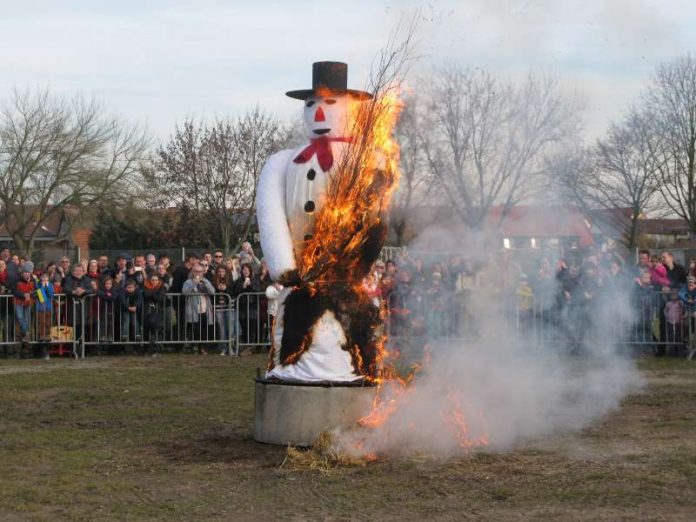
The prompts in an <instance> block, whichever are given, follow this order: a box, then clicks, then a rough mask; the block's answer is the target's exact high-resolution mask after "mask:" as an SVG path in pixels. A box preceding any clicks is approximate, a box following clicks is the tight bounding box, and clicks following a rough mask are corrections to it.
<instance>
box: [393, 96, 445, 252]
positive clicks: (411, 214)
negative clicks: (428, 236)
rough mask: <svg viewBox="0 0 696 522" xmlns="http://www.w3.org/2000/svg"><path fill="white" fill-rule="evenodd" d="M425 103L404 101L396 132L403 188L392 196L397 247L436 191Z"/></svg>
mask: <svg viewBox="0 0 696 522" xmlns="http://www.w3.org/2000/svg"><path fill="white" fill-rule="evenodd" d="M421 109H422V107H421V102H420V100H419V98H418V97H417V96H416V95H411V96H409V97H407V98H405V99H404V108H403V110H402V112H401V116H400V117H399V123H398V124H397V126H396V129H395V138H396V140H397V142H398V143H399V152H400V167H401V168H400V170H401V176H400V177H399V185H398V187H397V189H396V191H395V193H394V195H393V196H392V203H391V213H390V225H391V228H392V230H393V231H394V234H395V235H396V243H397V245H403V244H404V241H405V240H406V235H407V233H408V231H409V228H411V227H412V225H413V223H414V221H415V220H416V219H418V217H417V215H416V214H417V212H418V210H419V209H421V208H423V207H424V206H425V205H427V204H428V203H429V202H431V201H432V199H431V196H433V194H434V193H435V192H436V190H435V179H434V177H433V174H432V172H431V171H430V169H428V166H427V162H426V157H425V153H424V150H423V143H422V138H421V136H422V133H423V130H422V119H423V115H422V113H421Z"/></svg>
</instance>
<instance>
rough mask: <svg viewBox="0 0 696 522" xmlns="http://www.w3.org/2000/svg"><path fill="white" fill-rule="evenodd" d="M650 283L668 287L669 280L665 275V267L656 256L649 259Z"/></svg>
mask: <svg viewBox="0 0 696 522" xmlns="http://www.w3.org/2000/svg"><path fill="white" fill-rule="evenodd" d="M648 271H649V272H650V283H651V284H652V285H653V286H657V287H660V288H664V287H669V286H670V284H671V283H670V281H669V278H668V277H667V268H666V267H665V265H663V264H662V261H660V258H659V257H658V256H653V257H652V259H651V260H650V268H648Z"/></svg>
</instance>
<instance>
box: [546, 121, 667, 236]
mask: <svg viewBox="0 0 696 522" xmlns="http://www.w3.org/2000/svg"><path fill="white" fill-rule="evenodd" d="M650 132H651V131H650V128H649V125H648V123H647V122H646V120H645V118H644V117H643V116H642V115H641V114H639V113H637V112H636V111H632V112H631V113H630V114H629V116H628V117H627V118H626V120H625V121H624V122H622V123H621V124H612V125H611V126H610V127H609V131H608V132H607V135H606V137H605V138H603V139H602V140H599V141H598V142H597V144H596V145H595V146H594V147H592V148H589V149H577V150H576V151H575V152H568V151H563V153H562V154H559V156H558V157H557V158H556V159H555V160H554V161H553V162H552V165H553V166H552V168H550V169H549V170H550V171H551V173H552V176H554V177H555V178H556V180H557V181H558V182H559V183H560V188H561V191H562V192H564V193H565V194H566V195H567V196H568V197H569V199H570V200H571V201H573V202H574V203H576V204H578V205H579V206H580V207H581V208H582V209H583V210H584V211H585V212H586V213H589V212H591V211H593V210H604V211H607V212H604V213H603V219H604V221H606V222H607V224H608V225H609V226H611V227H612V228H613V229H615V230H618V231H619V232H620V233H621V234H622V236H623V237H622V242H623V244H624V245H625V246H626V247H627V248H629V249H633V248H635V246H636V241H637V239H638V225H639V220H640V219H641V218H642V217H643V216H644V215H645V214H647V213H651V212H655V211H660V210H662V209H663V207H664V201H663V199H662V198H660V197H659V190H660V189H659V183H658V182H657V177H656V173H657V172H658V171H659V167H660V165H659V164H658V163H656V161H655V157H654V156H653V154H652V153H651V147H650V139H651V134H650ZM623 209H628V213H627V214H628V215H626V216H624V215H617V214H616V213H614V214H612V212H617V211H619V210H623Z"/></svg>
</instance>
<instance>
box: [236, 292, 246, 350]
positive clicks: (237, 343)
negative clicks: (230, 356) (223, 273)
mask: <svg viewBox="0 0 696 522" xmlns="http://www.w3.org/2000/svg"><path fill="white" fill-rule="evenodd" d="M243 295H244V294H239V295H238V296H237V297H236V298H235V307H234V314H235V315H234V354H235V355H236V356H237V357H239V332H240V331H241V330H242V329H241V328H237V326H241V323H240V321H239V298H240V297H242V296H243Z"/></svg>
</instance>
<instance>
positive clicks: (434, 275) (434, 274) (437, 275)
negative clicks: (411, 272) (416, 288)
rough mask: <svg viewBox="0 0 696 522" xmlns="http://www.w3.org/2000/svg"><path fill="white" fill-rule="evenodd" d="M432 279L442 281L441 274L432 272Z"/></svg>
mask: <svg viewBox="0 0 696 522" xmlns="http://www.w3.org/2000/svg"><path fill="white" fill-rule="evenodd" d="M433 279H442V274H441V273H440V272H433Z"/></svg>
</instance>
